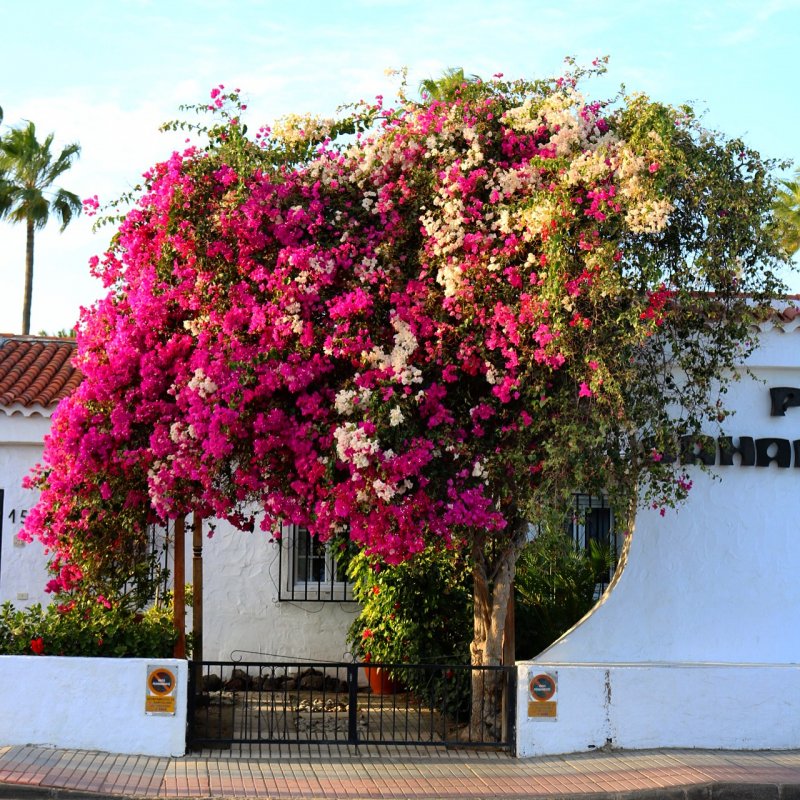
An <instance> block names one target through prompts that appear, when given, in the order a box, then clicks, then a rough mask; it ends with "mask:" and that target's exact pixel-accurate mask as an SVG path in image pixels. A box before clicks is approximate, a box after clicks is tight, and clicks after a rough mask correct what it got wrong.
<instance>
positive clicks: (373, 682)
mask: <svg viewBox="0 0 800 800" xmlns="http://www.w3.org/2000/svg"><path fill="white" fill-rule="evenodd" d="M366 672H367V681H368V682H369V688H370V689H372V693H373V694H397V693H398V692H399V691H400V684H399V683H397V681H394V680H392V679H391V678H390V677H389V673H388V672H387V670H385V669H384V668H383V667H367V669H366Z"/></svg>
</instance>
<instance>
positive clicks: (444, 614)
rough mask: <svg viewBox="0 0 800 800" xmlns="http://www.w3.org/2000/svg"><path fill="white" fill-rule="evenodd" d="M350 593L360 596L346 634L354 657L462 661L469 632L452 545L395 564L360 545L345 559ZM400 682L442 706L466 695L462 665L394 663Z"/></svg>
mask: <svg viewBox="0 0 800 800" xmlns="http://www.w3.org/2000/svg"><path fill="white" fill-rule="evenodd" d="M348 578H349V579H350V580H351V581H352V583H353V596H354V598H355V599H356V600H358V602H359V603H361V606H362V609H361V613H360V614H359V615H358V616H357V617H356V618H355V620H354V621H353V623H352V625H351V626H350V630H349V632H348V635H347V640H348V642H349V644H350V646H351V648H352V652H353V654H354V655H355V656H356V657H357V658H359V659H360V660H362V661H366V662H372V663H378V664H380V663H386V664H468V663H469V660H470V657H469V643H470V639H471V638H472V636H471V634H472V624H471V623H472V593H471V588H472V583H471V577H470V570H469V567H468V565H467V564H466V562H465V561H464V560H463V558H462V556H460V555H459V553H458V551H455V550H453V551H450V550H440V549H432V548H431V549H429V550H426V551H425V552H423V553H420V554H418V555H417V556H415V557H414V558H413V559H412V560H410V561H407V562H404V563H402V564H398V565H396V566H385V565H380V564H378V563H377V562H375V561H374V560H373V559H370V557H369V556H367V555H365V554H364V553H363V552H362V553H359V554H357V555H355V556H354V557H353V558H352V560H351V561H350V563H349V565H348ZM391 677H392V678H394V679H395V680H397V681H399V682H400V683H401V684H402V685H403V686H404V687H405V688H406V689H408V690H410V691H412V692H414V693H415V694H417V695H418V696H420V697H426V698H430V699H431V700H432V701H433V702H438V703H441V702H442V701H446V703H447V706H448V708H450V709H451V708H452V707H453V705H454V704H455V705H458V706H460V707H463V706H464V704H465V703H466V702H467V700H468V698H469V673H468V671H465V670H455V671H448V670H444V671H441V672H438V671H436V672H428V671H424V670H419V669H413V668H409V669H406V670H403V669H398V670H394V671H393V672H392V673H391Z"/></svg>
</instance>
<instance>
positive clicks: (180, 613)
mask: <svg viewBox="0 0 800 800" xmlns="http://www.w3.org/2000/svg"><path fill="white" fill-rule="evenodd" d="M174 530H175V540H174V542H173V545H172V575H173V581H172V583H173V587H172V619H173V623H174V625H175V628H176V630H177V631H178V641H177V642H175V649H174V651H173V655H174V656H175V658H186V520H185V519H184V518H183V517H182V516H180V517H178V518H177V519H176V520H175V529H174Z"/></svg>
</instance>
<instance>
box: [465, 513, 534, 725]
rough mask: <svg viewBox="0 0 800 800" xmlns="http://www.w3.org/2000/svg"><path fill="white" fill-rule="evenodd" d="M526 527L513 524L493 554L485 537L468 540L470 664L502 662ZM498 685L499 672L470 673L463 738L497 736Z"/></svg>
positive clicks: (500, 684)
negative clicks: (468, 710)
mask: <svg viewBox="0 0 800 800" xmlns="http://www.w3.org/2000/svg"><path fill="white" fill-rule="evenodd" d="M526 530H527V524H526V523H524V522H520V523H518V524H517V525H516V526H515V529H514V530H513V532H512V535H511V537H510V538H509V539H508V540H506V541H505V542H503V544H502V548H501V549H500V550H499V551H497V552H494V553H487V549H488V548H487V544H488V543H487V540H486V537H485V536H482V535H476V536H475V538H474V540H473V545H472V564H473V566H472V570H473V572H472V577H473V603H474V617H473V639H472V644H471V645H470V651H471V655H472V665H473V666H474V667H499V666H500V665H501V664H502V662H503V635H504V633H505V625H506V615H507V612H508V606H509V601H510V599H511V592H512V591H513V584H514V572H515V570H516V566H517V557H518V555H519V552H520V550H521V549H522V545H523V544H524V542H525V534H526ZM504 685H505V684H504V681H503V679H502V673H501V672H500V671H499V670H492V669H483V670H474V671H473V673H472V706H471V714H470V725H469V736H470V738H472V739H473V740H475V739H478V740H481V739H490V740H493V739H495V738H496V737H498V736H499V735H500V731H501V728H502V725H503V720H502V715H501V708H502V699H503V686H504Z"/></svg>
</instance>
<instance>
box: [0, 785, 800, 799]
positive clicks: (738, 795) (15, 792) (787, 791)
mask: <svg viewBox="0 0 800 800" xmlns="http://www.w3.org/2000/svg"><path fill="white" fill-rule="evenodd" d="M443 788H444V787H443ZM445 794H446V795H448V796H450V795H451V794H452V793H450V792H447V791H446V790H445ZM441 796H443V795H439V797H441ZM142 797H143V795H121V794H102V793H95V792H84V791H73V790H70V789H61V788H57V787H48V786H26V785H21V784H15V783H4V782H2V781H0V800H121V799H122V798H125V800H128V799H130V800H137V798H142ZM436 797H437V796H435V795H431V796H428V797H426V798H422V797H420V798H418V800H436ZM526 797H531V798H534V797H535V798H545V797H546V798H547V800H800V784H794V783H792V784H776V783H703V784H692V785H691V786H675V787H669V788H664V789H636V790H634V791H627V792H592V793H581V794H553V795H542V794H538V793H537V794H532V795H517V796H516V800H522V798H526ZM497 798H498V796H497V795H492V796H491V797H487V798H485V800H497ZM171 800H215V796H214V795H207V796H205V797H204V796H199V795H188V796H184V797H172V798H171ZM304 800H328V797H327V796H326V795H317V796H313V797H312V796H309V797H307V798H305V799H304ZM361 800H371V799H370V798H368V797H364V798H361ZM374 800H382V798H379V797H376V798H375V799H374Z"/></svg>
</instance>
